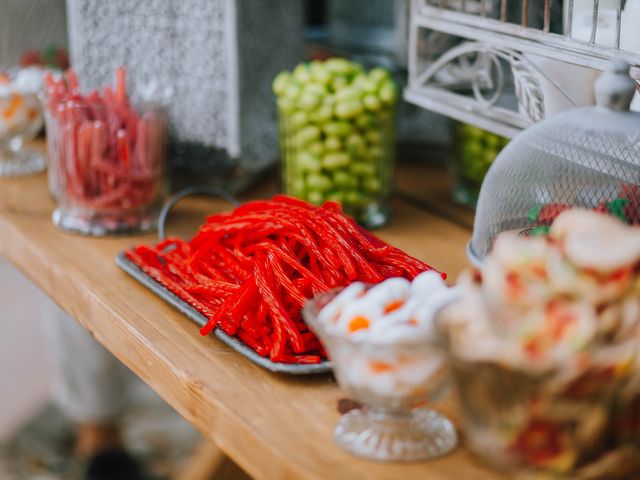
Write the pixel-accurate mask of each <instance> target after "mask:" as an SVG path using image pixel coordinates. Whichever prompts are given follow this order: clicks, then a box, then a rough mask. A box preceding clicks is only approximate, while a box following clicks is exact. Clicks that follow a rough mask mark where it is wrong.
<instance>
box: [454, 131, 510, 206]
mask: <svg viewBox="0 0 640 480" xmlns="http://www.w3.org/2000/svg"><path fill="white" fill-rule="evenodd" d="M508 142H509V139H507V138H504V137H501V136H499V135H496V134H494V133H491V132H487V131H486V130H482V129H481V128H478V127H474V126H473V125H469V124H466V123H458V124H456V133H455V149H454V158H453V164H452V165H453V174H454V184H453V198H454V200H455V201H456V202H457V203H460V204H462V205H467V206H470V207H475V205H476V202H477V201H478V194H479V193H480V186H481V185H482V181H483V180H484V176H485V175H486V173H487V171H488V170H489V167H490V166H491V164H492V163H493V161H494V160H495V159H496V157H497V156H498V154H499V153H500V151H501V150H502V149H503V148H504V146H505V145H506V144H507V143H508Z"/></svg>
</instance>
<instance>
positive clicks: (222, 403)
mask: <svg viewBox="0 0 640 480" xmlns="http://www.w3.org/2000/svg"><path fill="white" fill-rule="evenodd" d="M401 173H402V169H401ZM431 173H432V174H433V172H431ZM426 174H428V172H427V173H426ZM405 176H406V175H405ZM408 176H409V177H414V176H413V175H408ZM399 178H402V175H400V176H399ZM400 187H402V185H401V186H400ZM269 190H270V189H269V187H261V188H258V189H256V190H254V195H255V194H257V195H268V194H269ZM424 195H426V196H428V194H427V193H425V194H424ZM422 200H425V199H422ZM426 200H429V199H426ZM224 208H226V205H224V204H223V203H221V202H216V201H213V200H210V199H191V200H185V201H184V202H183V203H181V204H180V205H179V206H178V207H177V208H176V210H175V213H174V214H173V218H172V220H171V221H170V222H169V230H170V231H171V232H172V233H177V234H182V235H186V236H189V235H190V234H192V233H193V232H194V231H195V228H196V226H197V225H198V224H199V223H200V222H201V221H202V219H203V217H204V215H205V214H207V213H210V212H213V211H217V210H221V209H224ZM52 211H53V204H52V201H51V199H50V197H49V193H48V190H47V183H46V177H45V175H36V176H29V177H23V178H11V179H0V254H1V255H3V256H5V257H6V258H7V259H8V260H9V261H10V262H12V263H13V264H14V265H16V266H17V267H18V268H19V269H21V270H22V271H23V272H24V273H25V274H26V275H27V276H28V277H29V278H30V279H31V280H32V281H33V282H34V283H35V284H36V285H38V286H39V287H40V288H41V289H42V290H43V291H44V292H45V293H46V294H48V295H49V296H50V297H51V298H52V299H53V300H54V301H55V302H56V303H58V304H59V305H60V306H61V307H62V308H63V309H64V310H66V311H67V312H69V314H70V315H71V316H73V317H74V318H75V319H76V320H77V321H78V322H80V323H81V324H82V325H83V326H84V327H85V328H86V329H87V330H88V331H90V332H91V333H92V334H93V335H94V336H95V338H97V340H98V341H99V342H100V343H102V344H103V345H104V346H105V347H106V348H107V349H109V350H110V351H111V352H112V353H113V354H114V355H115V356H116V357H118V358H119V359H120V360H121V361H122V362H123V363H125V364H126V365H127V366H128V367H129V368H131V370H133V371H134V372H135V373H136V374H137V375H139V376H140V377H141V378H142V379H143V380H144V381H145V382H147V383H148V384H149V385H150V386H151V387H152V388H154V389H155V390H156V391H157V392H158V393H159V394H160V395H161V396H162V397H163V398H164V399H165V400H166V401H167V402H168V403H169V404H171V405H172V406H173V407H174V408H175V409H176V410H177V411H178V412H179V413H180V414H181V415H183V416H184V417H185V418H186V419H187V420H188V421H189V422H191V423H192V424H193V425H195V426H196V427H197V428H198V429H199V430H200V431H201V432H202V433H203V434H204V435H205V436H207V437H209V438H210V439H212V440H213V441H214V442H215V443H216V444H217V445H218V446H219V447H220V448H221V449H222V450H223V451H224V452H225V453H226V454H227V455H229V456H230V457H231V458H232V459H233V460H234V461H235V462H236V463H237V464H238V465H240V466H241V467H242V468H243V469H245V470H246V471H247V472H248V473H249V474H250V475H251V476H252V477H254V478H256V479H259V480H260V479H290V478H292V479H293V478H295V479H298V478H299V479H305V480H306V479H318V480H324V479H363V480H365V479H366V480H370V479H390V480H391V479H399V478H421V479H434V480H435V479H443V480H444V479H464V480H467V479H468V480H482V479H494V478H498V476H496V474H494V473H492V472H490V471H489V470H487V469H485V468H484V467H482V466H480V465H478V464H477V463H476V461H475V460H474V459H473V458H472V457H471V455H470V454H469V453H468V452H467V451H466V450H465V448H464V447H463V446H462V447H459V448H458V449H457V450H456V451H455V452H454V453H452V454H450V455H448V456H446V457H444V458H441V459H438V460H434V461H430V462H422V463H411V464H389V463H375V462H370V461H365V460H361V459H359V458H356V457H353V456H351V455H349V454H347V453H345V452H344V451H342V450H341V449H340V448H339V447H338V446H336V445H335V444H334V442H333V438H332V435H333V429H334V427H335V425H336V422H337V421H338V417H339V414H338V412H337V410H336V403H337V400H338V399H339V398H340V397H341V393H340V391H339V389H338V387H337V385H336V383H335V381H334V380H333V378H332V377H331V376H330V375H321V376H317V377H313V378H309V377H306V378H299V377H289V376H284V375H278V374H272V373H269V372H267V371H265V370H263V369H261V368H259V367H257V366H255V365H253V364H252V363H250V362H249V361H248V360H246V359H244V358H243V357H242V356H240V355H239V354H237V353H236V352H234V351H232V350H231V349H229V348H228V347H226V346H225V345H223V344H222V343H221V342H219V341H218V340H217V339H215V338H214V337H208V338H203V337H201V336H200V335H199V333H198V329H197V327H196V326H195V324H193V323H192V322H191V321H190V320H188V319H187V318H185V317H184V316H183V315H181V314H180V313H178V312H177V311H175V310H174V309H173V308H171V307H170V306H169V305H167V304H165V303H164V302H163V301H162V300H160V299H158V298H156V297H155V296H154V295H153V294H151V293H150V292H149V291H148V290H146V289H145V288H144V287H142V286H141V285H139V284H138V283H136V282H135V281H134V280H133V279H131V278H130V277H129V276H128V275H126V274H125V273H124V272H122V271H121V270H119V269H118V267H117V266H116V265H115V263H114V258H115V256H116V254H117V253H118V252H120V251H121V250H123V249H125V248H127V247H129V246H131V245H133V244H138V243H141V242H151V241H153V240H154V238H155V236H154V235H145V236H138V237H128V238H100V239H96V238H84V237H79V236H74V235H70V234H67V233H63V232H61V231H58V230H56V229H55V228H54V226H53V225H52V223H51V213H52ZM392 211H393V219H392V221H391V222H390V223H389V225H388V226H387V227H385V228H383V229H381V230H379V231H378V232H377V233H378V234H379V235H380V237H382V238H383V239H385V240H386V241H388V242H390V243H391V244H393V245H395V246H397V247H400V248H402V249H404V250H406V251H407V252H408V253H410V254H412V255H414V256H416V257H419V258H421V259H423V260H425V261H427V262H428V263H431V264H432V265H434V266H436V267H438V268H440V269H442V270H444V271H446V272H448V273H449V274H450V278H452V279H455V277H456V276H457V274H458V273H459V272H460V271H461V270H462V269H463V268H464V267H465V266H466V264H467V262H466V259H465V253H464V247H465V244H466V242H467V240H468V239H469V237H470V234H471V231H470V230H469V229H468V228H465V227H464V226H462V225H461V224H460V222H457V223H453V222H451V221H449V220H446V219H444V218H443V217H442V216H439V215H438V214H436V213H430V212H429V211H426V210H425V209H421V208H418V207H416V206H413V205H411V204H410V203H408V202H406V201H401V200H395V201H394V202H393V204H392ZM463 217H464V215H463ZM467 220H469V218H467ZM436 409H438V410H440V411H442V412H444V413H446V414H448V415H450V416H451V417H452V418H453V419H454V420H456V419H457V418H458V415H457V412H456V408H455V404H454V402H453V401H452V400H451V399H450V397H448V398H446V399H444V400H442V401H441V402H440V403H438V404H437V405H436Z"/></svg>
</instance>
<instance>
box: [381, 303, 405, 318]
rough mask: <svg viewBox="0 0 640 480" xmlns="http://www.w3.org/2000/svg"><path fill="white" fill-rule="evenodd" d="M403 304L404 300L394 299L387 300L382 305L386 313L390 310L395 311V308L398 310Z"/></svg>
mask: <svg viewBox="0 0 640 480" xmlns="http://www.w3.org/2000/svg"><path fill="white" fill-rule="evenodd" d="M403 305H404V300H394V301H393V302H389V303H387V305H386V306H385V307H384V314H385V315H388V314H390V313H391V312H395V311H396V310H398V309H399V308H400V307H402V306H403Z"/></svg>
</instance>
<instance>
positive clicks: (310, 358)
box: [278, 355, 322, 365]
mask: <svg viewBox="0 0 640 480" xmlns="http://www.w3.org/2000/svg"><path fill="white" fill-rule="evenodd" d="M278 361H279V362H282V363H297V364H300V365H313V364H316V363H320V362H321V361H322V358H321V357H320V355H282V356H280V357H279V358H278Z"/></svg>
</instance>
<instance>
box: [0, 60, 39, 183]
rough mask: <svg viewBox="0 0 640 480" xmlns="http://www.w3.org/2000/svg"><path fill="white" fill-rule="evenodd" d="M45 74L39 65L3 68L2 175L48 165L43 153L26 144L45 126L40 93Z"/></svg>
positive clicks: (0, 115)
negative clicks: (18, 68)
mask: <svg viewBox="0 0 640 480" xmlns="http://www.w3.org/2000/svg"><path fill="white" fill-rule="evenodd" d="M43 74H44V70H42V69H41V68H37V67H30V68H24V69H20V70H17V71H16V72H15V73H13V72H12V73H8V72H5V73H2V72H0V176H11V175H23V174H27V173H33V172H37V171H41V170H43V169H44V167H45V160H44V157H43V156H42V155H41V154H40V153H38V152H36V151H33V150H30V149H28V148H24V147H23V143H24V142H25V141H27V140H31V139H32V138H33V137H35V136H36V134H37V133H38V132H39V131H40V130H41V128H42V107H41V103H40V100H39V99H38V93H39V92H40V91H41V89H42V76H43Z"/></svg>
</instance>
